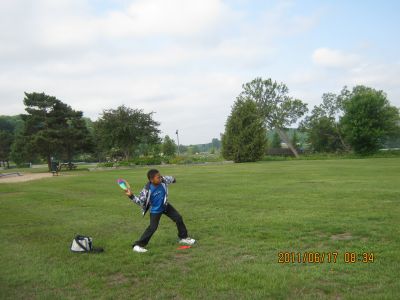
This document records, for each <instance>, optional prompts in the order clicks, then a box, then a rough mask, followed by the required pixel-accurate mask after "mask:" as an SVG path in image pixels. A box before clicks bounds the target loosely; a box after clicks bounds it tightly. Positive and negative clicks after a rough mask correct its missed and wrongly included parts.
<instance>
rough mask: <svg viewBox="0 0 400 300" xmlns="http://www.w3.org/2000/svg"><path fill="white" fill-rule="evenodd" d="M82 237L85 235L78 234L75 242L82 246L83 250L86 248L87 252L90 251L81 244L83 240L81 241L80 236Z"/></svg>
mask: <svg viewBox="0 0 400 300" xmlns="http://www.w3.org/2000/svg"><path fill="white" fill-rule="evenodd" d="M80 237H83V236H81V235H77V236H76V237H75V242H76V243H77V244H78V245H79V247H81V248H82V250H84V251H85V252H89V250H87V249H86V248H85V246H83V245H82V244H81V242H80V241H79V238H80Z"/></svg>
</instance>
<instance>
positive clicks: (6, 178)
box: [0, 173, 53, 183]
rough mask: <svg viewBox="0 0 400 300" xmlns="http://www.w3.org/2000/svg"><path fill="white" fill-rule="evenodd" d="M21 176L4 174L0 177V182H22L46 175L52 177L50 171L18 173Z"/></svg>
mask: <svg viewBox="0 0 400 300" xmlns="http://www.w3.org/2000/svg"><path fill="white" fill-rule="evenodd" d="M20 174H21V175H22V176H18V175H16V176H4V177H0V183H11V182H23V181H30V180H36V179H41V178H46V177H52V176H53V174H51V173H20Z"/></svg>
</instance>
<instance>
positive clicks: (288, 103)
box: [238, 78, 308, 157]
mask: <svg viewBox="0 0 400 300" xmlns="http://www.w3.org/2000/svg"><path fill="white" fill-rule="evenodd" d="M288 93H289V89H288V88H287V86H286V85H285V84H284V83H277V82H276V81H272V79H267V80H263V79H262V78H256V79H254V80H252V81H251V82H248V83H245V84H244V85H243V91H242V92H241V93H240V95H239V97H238V99H246V98H249V99H252V100H254V101H255V102H256V104H257V106H258V108H259V110H260V112H261V114H262V116H263V119H264V121H265V123H266V126H267V128H268V129H275V130H276V131H277V132H278V134H279V136H280V137H281V139H282V140H283V141H284V142H285V143H286V144H287V145H288V146H289V148H290V149H291V151H292V152H293V154H294V155H295V156H296V157H298V156H299V155H298V153H297V151H296V149H295V147H293V145H292V143H291V142H290V139H289V137H288V136H287V134H286V132H285V130H284V128H286V127H289V126H290V125H291V124H293V123H295V122H296V121H297V120H298V119H299V118H301V117H302V116H303V115H304V114H305V113H306V112H307V111H308V109H307V104H306V103H303V102H302V101H301V100H299V99H294V98H292V97H290V96H289V95H288Z"/></svg>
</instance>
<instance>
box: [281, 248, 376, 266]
mask: <svg viewBox="0 0 400 300" xmlns="http://www.w3.org/2000/svg"><path fill="white" fill-rule="evenodd" d="M337 262H343V263H348V264H352V263H373V262H375V254H374V253H373V252H361V253H358V252H352V251H345V252H343V253H339V252H338V251H332V252H325V251H310V252H289V251H281V252H278V263H280V264H287V263H293V264H294V263H314V264H322V263H333V264H336V263H337Z"/></svg>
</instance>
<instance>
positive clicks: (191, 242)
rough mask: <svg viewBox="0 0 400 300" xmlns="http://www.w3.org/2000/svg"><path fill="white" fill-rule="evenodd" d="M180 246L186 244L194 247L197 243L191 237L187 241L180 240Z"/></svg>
mask: <svg viewBox="0 0 400 300" xmlns="http://www.w3.org/2000/svg"><path fill="white" fill-rule="evenodd" d="M179 243H180V244H186V245H193V244H194V243H196V240H195V239H191V238H190V237H187V238H186V239H180V240H179Z"/></svg>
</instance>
